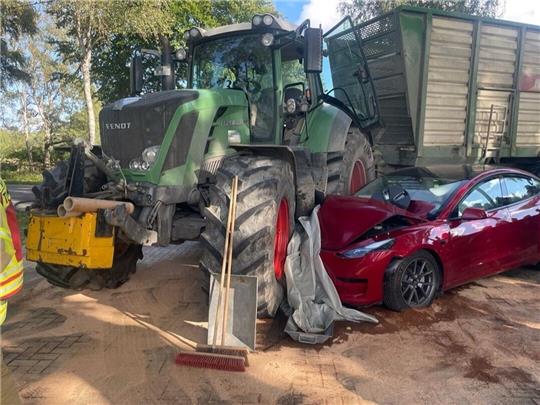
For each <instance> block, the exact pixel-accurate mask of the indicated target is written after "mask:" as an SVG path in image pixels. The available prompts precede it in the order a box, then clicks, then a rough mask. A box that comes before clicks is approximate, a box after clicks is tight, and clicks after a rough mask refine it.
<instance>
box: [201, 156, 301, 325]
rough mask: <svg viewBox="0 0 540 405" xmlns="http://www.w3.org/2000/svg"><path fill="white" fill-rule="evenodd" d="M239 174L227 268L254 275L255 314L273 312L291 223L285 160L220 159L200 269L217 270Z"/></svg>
mask: <svg viewBox="0 0 540 405" xmlns="http://www.w3.org/2000/svg"><path fill="white" fill-rule="evenodd" d="M234 176H238V196H237V208H236V224H235V229H234V237H233V261H232V274H238V275H253V276H257V281H258V294H257V314H258V317H259V318H263V317H273V316H274V315H275V314H276V312H277V310H278V308H279V305H280V304H281V301H282V300H283V296H284V291H283V284H282V283H283V280H284V279H285V275H284V263H285V258H286V255H287V244H288V241H289V237H290V236H291V234H292V231H293V227H294V210H295V187H294V181H293V172H292V168H291V166H290V164H289V163H287V162H284V161H282V160H280V159H276V158H272V157H265V156H254V155H251V154H239V155H234V156H232V157H230V158H227V159H225V160H224V161H223V164H222V166H221V167H220V168H219V170H218V172H217V175H216V184H215V185H212V186H211V187H210V204H209V206H208V207H206V208H205V217H206V228H205V230H204V232H203V234H202V235H201V241H202V244H203V247H204V251H203V256H202V258H201V264H200V267H201V270H202V271H203V272H204V273H206V274H207V275H208V276H209V275H210V273H211V272H212V273H221V263H222V260H223V246H224V242H225V232H226V224H227V217H228V214H229V201H230V195H231V184H232V179H233V177H234Z"/></svg>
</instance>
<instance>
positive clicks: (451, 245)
mask: <svg viewBox="0 0 540 405" xmlns="http://www.w3.org/2000/svg"><path fill="white" fill-rule="evenodd" d="M502 197H503V193H502V187H501V181H500V178H499V177H498V176H497V177H493V178H489V179H486V180H484V181H482V182H480V183H479V184H477V185H475V186H474V187H472V188H471V190H470V191H469V192H468V193H467V194H466V195H465V196H464V197H463V198H462V199H461V201H459V203H457V204H456V207H455V209H454V210H453V212H452V214H451V215H450V218H449V220H448V225H449V237H448V242H447V248H446V252H447V254H446V255H447V257H446V259H445V262H446V272H445V276H446V279H447V282H446V286H447V287H449V286H455V285H458V284H462V283H464V282H467V281H469V280H473V279H476V278H479V277H482V276H484V275H486V274H489V273H490V272H492V271H493V270H494V269H499V268H502V267H503V266H504V265H505V262H506V261H507V259H506V257H505V256H506V249H505V245H506V243H508V239H510V233H508V232H509V225H510V221H509V216H508V210H507V209H506V208H505V207H503V200H502ZM469 207H474V208H481V209H483V210H485V211H486V214H487V217H486V218H480V219H474V220H465V219H462V218H461V216H462V214H463V211H464V210H465V209H466V208H469Z"/></svg>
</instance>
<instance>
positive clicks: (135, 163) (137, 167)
mask: <svg viewBox="0 0 540 405" xmlns="http://www.w3.org/2000/svg"><path fill="white" fill-rule="evenodd" d="M129 168H130V169H131V170H141V162H140V161H139V159H133V160H132V161H131V162H129Z"/></svg>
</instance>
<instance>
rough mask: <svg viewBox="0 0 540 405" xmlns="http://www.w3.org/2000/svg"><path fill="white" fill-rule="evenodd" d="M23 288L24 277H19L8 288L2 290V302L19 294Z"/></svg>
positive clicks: (0, 290) (0, 296) (0, 295)
mask: <svg viewBox="0 0 540 405" xmlns="http://www.w3.org/2000/svg"><path fill="white" fill-rule="evenodd" d="M22 286H23V277H22V274H21V277H18V278H16V279H15V280H14V282H13V283H9V284H8V285H7V286H5V287H2V288H0V300H5V299H8V298H9V297H11V296H12V295H15V294H16V293H18V292H19V291H20V290H21V288H22Z"/></svg>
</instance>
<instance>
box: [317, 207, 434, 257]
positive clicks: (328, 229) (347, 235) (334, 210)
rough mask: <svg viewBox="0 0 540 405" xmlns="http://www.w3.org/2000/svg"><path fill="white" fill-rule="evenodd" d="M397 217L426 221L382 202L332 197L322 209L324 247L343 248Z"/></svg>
mask: <svg viewBox="0 0 540 405" xmlns="http://www.w3.org/2000/svg"><path fill="white" fill-rule="evenodd" d="M395 215H399V216H403V217H406V218H409V219H412V220H413V221H414V222H420V221H423V220H424V219H422V218H421V217H419V216H416V215H414V214H412V213H411V212H409V211H406V210H403V209H401V208H398V207H396V206H394V205H392V204H388V203H385V202H383V201H377V200H371V199H367V198H359V197H343V196H330V197H328V198H327V199H326V200H325V201H324V203H323V204H322V205H321V208H320V209H319V222H320V225H321V248H322V249H326V250H338V249H342V248H344V247H346V246H348V245H350V244H351V243H352V242H354V241H355V240H356V239H358V238H359V237H360V236H362V234H364V233H365V232H367V231H368V230H370V229H371V228H373V227H374V226H375V225H377V224H380V223H381V222H383V221H385V220H387V219H388V218H390V217H392V216H395Z"/></svg>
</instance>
